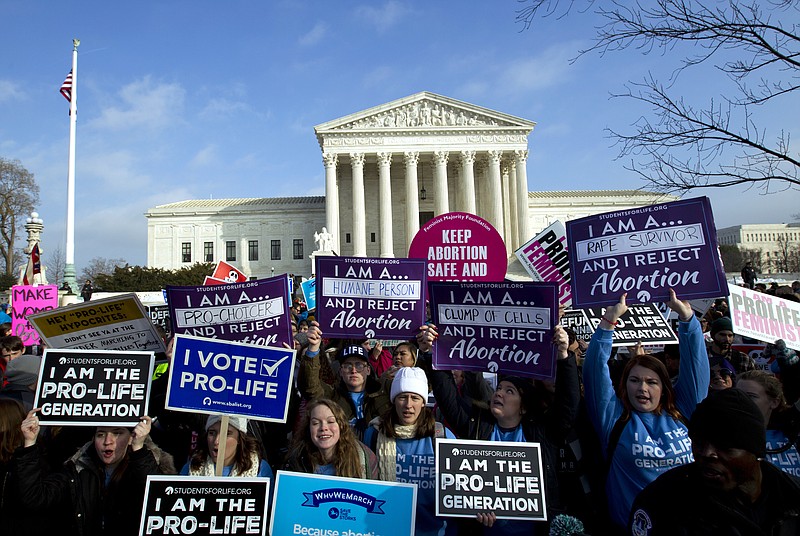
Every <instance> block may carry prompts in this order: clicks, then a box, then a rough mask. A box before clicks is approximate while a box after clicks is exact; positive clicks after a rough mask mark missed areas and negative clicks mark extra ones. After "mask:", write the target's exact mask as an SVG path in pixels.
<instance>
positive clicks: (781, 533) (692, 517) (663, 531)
mask: <svg viewBox="0 0 800 536" xmlns="http://www.w3.org/2000/svg"><path fill="white" fill-rule="evenodd" d="M761 474H762V477H763V478H762V481H761V490H762V491H761V497H760V498H759V499H758V500H757V501H756V503H755V505H752V506H751V505H743V504H742V503H741V502H740V501H738V500H737V499H736V498H735V497H734V496H732V495H730V494H723V493H720V492H715V491H714V490H711V489H709V488H707V487H706V486H705V485H704V484H703V481H702V478H701V476H700V474H699V472H698V467H697V463H690V464H688V465H681V466H679V467H676V468H675V469H672V470H670V471H667V472H666V473H664V474H663V475H661V476H660V477H658V478H657V479H655V480H654V481H653V482H651V483H650V485H648V486H647V487H646V488H645V489H644V490H643V491H642V492H641V493H640V494H639V496H638V497H636V500H635V501H634V503H633V508H632V509H631V512H632V513H631V521H630V528H631V532H630V534H636V535H637V536H659V535H665V536H666V535H669V536H701V535H702V536H790V535H791V536H796V535H798V534H800V480H798V479H797V478H795V477H793V476H791V475H788V474H786V473H784V472H783V471H781V470H780V469H778V468H776V467H775V466H773V465H772V464H770V463H768V462H764V461H762V462H761ZM748 510H751V511H753V512H754V515H753V516H749V515H747V511H748ZM753 517H763V519H764V521H763V522H762V523H761V524H760V526H759V525H758V524H756V523H755V522H754V521H753V519H752V518H753Z"/></svg>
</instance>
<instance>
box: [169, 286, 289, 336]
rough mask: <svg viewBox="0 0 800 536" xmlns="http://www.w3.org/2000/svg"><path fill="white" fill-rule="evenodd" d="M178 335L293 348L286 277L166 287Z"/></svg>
mask: <svg viewBox="0 0 800 536" xmlns="http://www.w3.org/2000/svg"><path fill="white" fill-rule="evenodd" d="M167 294H168V295H169V300H168V301H169V311H170V316H171V317H172V329H173V331H174V332H175V333H181V334H186V335H196V336H200V337H208V338H212V339H224V340H226V341H237V342H243V343H253V344H260V345H262V346H281V345H282V344H284V343H286V344H288V345H289V346H292V345H294V341H293V340H292V328H291V322H290V318H289V317H290V313H289V307H288V303H289V300H290V294H289V279H288V278H287V277H286V276H285V275H281V276H276V277H272V278H269V279H259V280H256V281H245V282H243V283H229V284H221V285H213V286H199V287H167Z"/></svg>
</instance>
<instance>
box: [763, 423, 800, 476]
mask: <svg viewBox="0 0 800 536" xmlns="http://www.w3.org/2000/svg"><path fill="white" fill-rule="evenodd" d="M788 442H789V440H788V439H787V438H786V434H784V433H783V432H782V431H781V430H767V450H777V449H779V448H781V447H783V446H784V445H786V443H788ZM766 459H767V461H768V462H769V463H771V464H772V465H774V466H775V467H778V468H779V469H780V470H781V471H783V472H784V473H789V474H790V475H793V476H797V477H800V453H798V452H797V445H792V446H791V447H789V448H788V449H786V450H785V451H783V452H780V453H777V454H771V453H769V452H768V453H767V456H766Z"/></svg>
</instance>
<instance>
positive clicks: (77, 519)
mask: <svg viewBox="0 0 800 536" xmlns="http://www.w3.org/2000/svg"><path fill="white" fill-rule="evenodd" d="M13 464H14V469H15V471H16V474H17V477H18V482H17V484H18V488H19V497H20V500H21V501H22V502H23V503H24V504H26V505H27V506H28V508H29V509H30V510H34V511H36V512H39V513H40V515H41V516H44V515H45V514H46V513H48V514H49V515H53V514H56V512H64V515H65V516H66V518H65V519H63V520H61V521H62V525H61V526H60V530H59V534H62V535H75V536H94V535H105V534H108V535H114V536H124V535H131V536H134V535H136V534H138V533H139V523H140V520H141V516H142V503H143V499H144V491H145V484H146V482H147V475H157V474H175V467H174V464H173V462H172V457H171V456H169V455H168V454H166V453H163V452H162V451H161V450H159V449H158V448H156V447H155V445H153V444H152V442H149V446H148V445H147V444H146V446H145V447H144V448H142V449H139V450H137V451H131V452H129V454H128V467H127V469H126V470H125V472H124V474H123V476H122V478H121V479H120V481H119V482H115V483H111V484H110V485H109V487H108V488H107V489H106V487H105V474H104V473H105V471H104V468H103V467H102V464H101V463H100V461H99V460H98V459H97V457H96V455H95V452H94V444H93V443H92V442H89V443H87V444H86V445H84V446H83V447H82V448H81V449H80V450H79V451H78V452H77V453H76V454H75V455H74V456H73V457H72V458H70V459H69V460H68V461H67V462H66V463H65V464H64V470H63V471H61V472H58V473H52V474H47V471H46V469H44V468H43V464H42V463H41V459H40V450H39V448H38V447H37V446H36V445H34V446H32V447H28V448H20V449H18V450H17V451H16V452H15V454H14V458H13ZM56 515H57V514H56ZM30 522H31V523H37V522H41V520H38V519H37V518H33V519H31V520H30Z"/></svg>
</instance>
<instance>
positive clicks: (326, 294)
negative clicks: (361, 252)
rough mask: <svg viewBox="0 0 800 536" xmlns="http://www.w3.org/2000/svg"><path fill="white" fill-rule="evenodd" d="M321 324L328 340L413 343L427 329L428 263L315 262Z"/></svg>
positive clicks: (356, 259)
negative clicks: (362, 339)
mask: <svg viewBox="0 0 800 536" xmlns="http://www.w3.org/2000/svg"><path fill="white" fill-rule="evenodd" d="M315 273H316V274H317V317H316V318H317V322H319V326H320V329H321V330H322V333H323V334H324V335H325V336H326V337H345V338H365V339H410V338H413V337H414V336H415V335H416V333H417V331H418V329H419V327H420V326H421V325H422V324H424V323H425V285H426V279H425V261H423V260H420V259H375V258H369V257H324V256H318V257H317V258H316V271H315Z"/></svg>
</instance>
